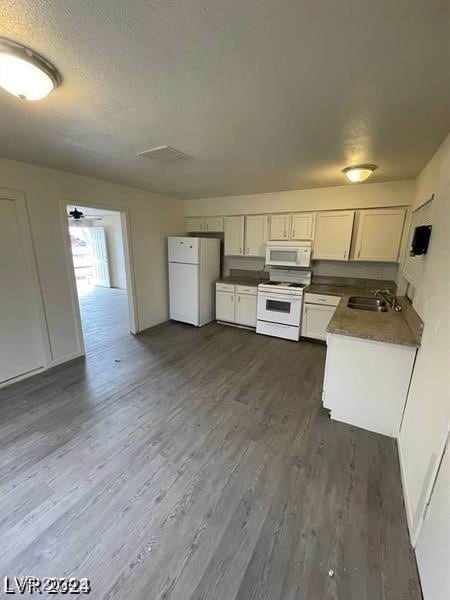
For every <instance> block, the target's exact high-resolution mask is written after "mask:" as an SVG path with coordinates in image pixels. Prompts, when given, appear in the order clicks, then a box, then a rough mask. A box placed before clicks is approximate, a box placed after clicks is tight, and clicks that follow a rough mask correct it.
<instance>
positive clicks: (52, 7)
mask: <svg viewBox="0 0 450 600" xmlns="http://www.w3.org/2000/svg"><path fill="white" fill-rule="evenodd" d="M0 35H2V36H6V37H10V38H13V39H14V40H17V41H20V42H22V43H24V44H27V45H29V46H31V47H32V48H34V49H35V50H37V51H38V52H40V53H41V54H43V55H44V56H46V57H47V58H48V59H50V60H51V61H53V62H54V64H55V65H56V66H57V67H58V68H59V69H60V71H61V73H62V76H63V78H64V81H63V85H62V86H61V87H60V88H59V89H57V90H56V91H55V92H53V93H52V94H51V95H50V96H49V97H48V98H47V99H45V100H43V101H41V102H37V103H28V102H22V101H19V100H17V99H16V98H14V97H13V96H10V95H8V94H7V93H6V92H4V91H3V90H1V89H0V155H1V156H5V157H8V158H13V159H17V160H22V161H25V162H31V163H36V164H40V165H45V166H51V167H55V168H59V169H64V170H67V171H72V172H75V173H82V174H85V175H90V176H94V177H99V178H103V179H108V180H110V181H116V182H119V183H124V184H129V185H134V186H137V187H143V188H147V189H152V190H155V191H160V192H164V193H167V194H171V195H175V196H180V197H184V198H191V197H202V196H204V197H207V196H221V195H228V194H242V193H251V192H268V191H275V190H288V189H299V188H312V187H321V186H329V185H339V184H342V183H344V178H343V175H342V174H341V173H340V170H341V169H342V168H343V167H344V166H346V165H349V164H352V163H355V162H374V163H376V164H378V165H379V169H378V170H377V171H376V173H375V174H374V176H373V177H372V178H371V181H388V180H395V179H405V178H411V177H415V176H416V175H417V173H418V172H419V170H420V169H421V168H422V167H423V165H424V164H425V162H426V161H427V160H428V158H429V157H430V156H431V154H432V153H433V151H434V150H435V149H436V148H437V146H438V145H439V143H440V142H441V141H442V140H443V139H444V137H445V135H446V133H447V132H448V130H449V128H450V76H449V74H450V2H449V1H448V0H442V1H441V0H427V1H424V0H420V1H419V0H376V1H375V2H374V1H373V0H339V1H338V0H316V1H314V0H292V1H291V0H270V1H266V0H202V1H197V0H185V1H175V0H161V1H142V0H133V1H131V0H2V2H1V4H0ZM166 144H168V145H170V146H173V147H174V148H176V149H178V150H180V151H182V152H184V153H186V154H188V155H189V156H190V157H191V158H190V159H186V160H180V161H175V162H173V161H172V162H168V163H167V164H165V163H162V162H156V161H152V160H149V159H148V158H143V157H138V156H136V155H137V153H138V152H141V151H143V150H147V149H148V148H151V147H153V146H162V145H166Z"/></svg>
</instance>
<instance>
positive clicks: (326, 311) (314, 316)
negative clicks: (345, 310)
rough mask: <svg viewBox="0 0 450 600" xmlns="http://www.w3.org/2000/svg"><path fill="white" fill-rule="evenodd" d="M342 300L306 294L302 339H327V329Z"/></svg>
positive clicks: (336, 297) (337, 297) (335, 297)
mask: <svg viewBox="0 0 450 600" xmlns="http://www.w3.org/2000/svg"><path fill="white" fill-rule="evenodd" d="M340 300H341V298H340V297H339V296H328V295H325V294H312V293H306V294H305V301H304V304H303V316H302V337H308V338H313V339H316V340H323V341H325V340H326V339H327V327H328V323H329V322H330V320H331V317H332V316H333V314H334V311H335V310H336V306H337V305H338V304H339V302H340Z"/></svg>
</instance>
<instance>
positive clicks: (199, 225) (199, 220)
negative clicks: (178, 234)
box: [185, 217, 203, 233]
mask: <svg viewBox="0 0 450 600" xmlns="http://www.w3.org/2000/svg"><path fill="white" fill-rule="evenodd" d="M185 225H186V231H187V232H188V233H195V232H197V231H203V217H186V219H185Z"/></svg>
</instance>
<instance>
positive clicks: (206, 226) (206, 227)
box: [205, 223, 208, 231]
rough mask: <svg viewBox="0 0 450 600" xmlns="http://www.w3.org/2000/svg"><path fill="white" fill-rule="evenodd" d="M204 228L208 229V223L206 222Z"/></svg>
mask: <svg viewBox="0 0 450 600" xmlns="http://www.w3.org/2000/svg"><path fill="white" fill-rule="evenodd" d="M205 229H206V231H208V223H206V225H205Z"/></svg>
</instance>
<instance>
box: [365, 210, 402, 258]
mask: <svg viewBox="0 0 450 600" xmlns="http://www.w3.org/2000/svg"><path fill="white" fill-rule="evenodd" d="M405 214H406V211H405V210H404V209H403V208H400V209H399V208H396V209H382V210H362V211H361V212H360V213H359V215H358V217H359V222H358V228H357V237H356V251H355V260H375V261H385V262H397V261H398V259H399V252H400V243H401V239H402V232H403V224H404V222H405Z"/></svg>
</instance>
